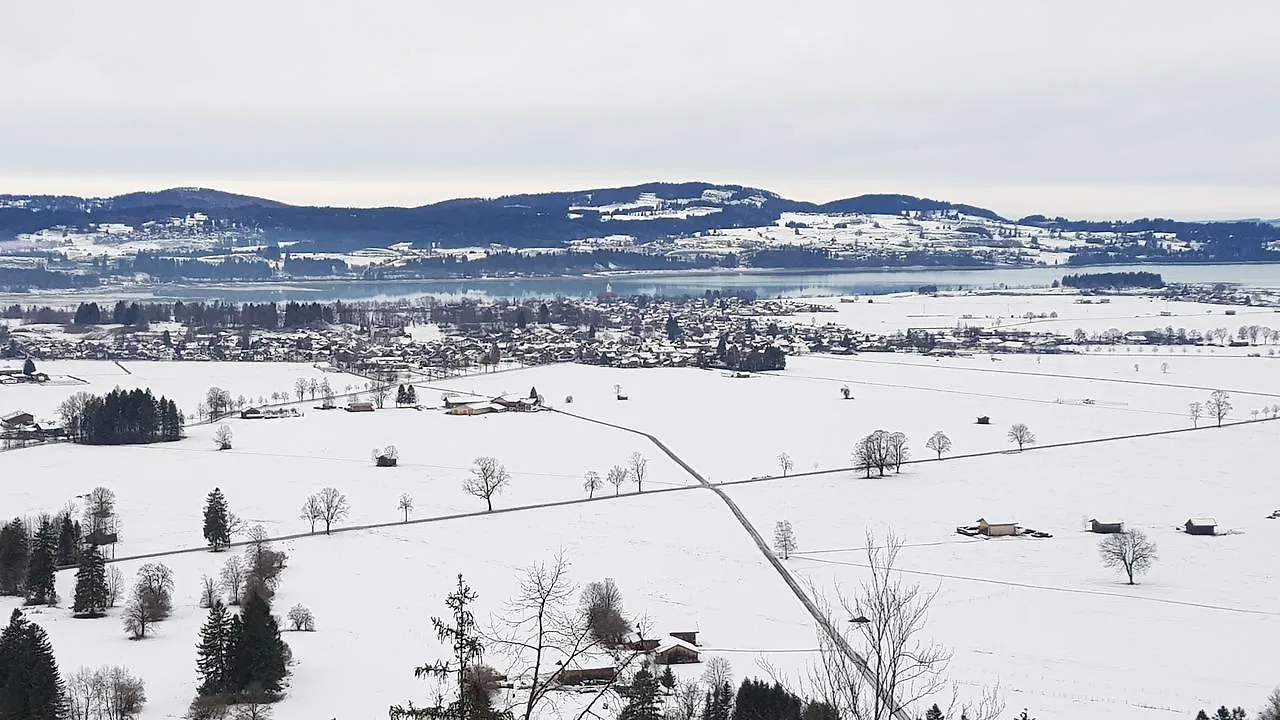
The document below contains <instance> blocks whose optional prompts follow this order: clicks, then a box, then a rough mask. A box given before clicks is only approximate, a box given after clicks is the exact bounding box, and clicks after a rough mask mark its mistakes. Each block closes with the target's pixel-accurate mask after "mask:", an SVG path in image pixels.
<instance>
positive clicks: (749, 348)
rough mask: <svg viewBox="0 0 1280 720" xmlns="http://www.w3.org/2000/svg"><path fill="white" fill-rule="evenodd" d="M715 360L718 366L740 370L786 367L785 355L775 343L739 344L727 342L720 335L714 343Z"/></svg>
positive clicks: (758, 370)
mask: <svg viewBox="0 0 1280 720" xmlns="http://www.w3.org/2000/svg"><path fill="white" fill-rule="evenodd" d="M716 362H717V363H718V364H719V366H720V367H724V368H727V369H729V370H738V371H742V372H764V371H766V370H786V369H787V355H786V353H784V352H782V349H781V348H779V347H777V346H776V345H773V344H772V343H769V344H763V343H750V342H744V343H742V344H739V343H736V342H729V340H728V338H727V337H725V336H721V338H720V341H719V342H718V343H717V344H716Z"/></svg>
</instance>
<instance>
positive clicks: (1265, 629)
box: [728, 423, 1280, 718]
mask: <svg viewBox="0 0 1280 720" xmlns="http://www.w3.org/2000/svg"><path fill="white" fill-rule="evenodd" d="M1277 432H1280V423H1276V424H1273V423H1260V424H1257V425H1245V426H1239V427H1234V428H1224V429H1220V430H1219V429H1209V430H1202V431H1198V432H1193V433H1180V434H1177V435H1172V436H1164V437H1155V438H1144V439H1135V440H1126V441H1116V442H1110V443H1103V444H1097V445H1085V446H1077V447H1072V448H1053V449H1047V450H1040V451H1035V452H1027V453H1022V454H1002V455H994V456H988V457H983V458H973V459H957V460H952V461H946V462H942V463H925V464H917V465H911V466H908V467H907V468H905V469H904V472H903V473H902V475H900V476H892V477H886V478H884V479H878V478H876V479H871V480H866V479H862V478H859V477H857V476H856V475H854V474H839V475H827V476H815V477H809V478H791V479H787V480H783V481H771V482H767V483H753V484H746V485H741V486H733V487H730V488H728V492H729V494H730V495H731V496H732V497H733V498H734V499H735V500H736V501H737V502H738V504H739V506H740V507H741V508H742V509H743V511H744V512H746V514H747V515H748V517H749V518H750V519H751V520H752V521H753V522H754V523H755V525H756V526H757V527H771V526H772V525H773V523H774V522H776V521H777V520H782V519H787V520H789V521H790V522H791V523H792V525H793V526H794V528H795V532H796V535H797V538H798V541H799V546H800V550H799V554H798V556H796V557H794V558H793V559H791V560H790V561H788V565H789V567H790V568H791V569H792V571H793V572H796V573H798V574H799V575H800V576H802V577H804V578H807V579H810V580H813V581H814V582H815V583H816V584H817V585H818V586H819V587H822V588H826V592H831V588H832V587H833V586H835V585H836V584H839V585H842V586H843V587H844V589H845V590H846V591H849V590H852V589H854V588H856V585H857V583H858V582H859V580H860V578H861V577H862V576H861V575H860V573H861V572H862V570H861V567H862V566H863V565H865V562H866V559H865V553H864V552H863V551H862V550H861V548H862V547H864V546H865V539H864V532H865V530H868V529H870V530H873V531H875V532H876V533H877V534H878V535H879V536H880V538H881V539H883V534H884V533H885V531H886V530H887V529H889V528H892V530H893V531H894V532H895V533H896V534H897V535H898V536H899V537H901V538H902V539H903V540H904V541H905V542H906V543H907V545H906V547H905V548H904V549H903V550H902V553H901V555H900V556H899V561H898V568H899V569H900V570H902V571H904V575H903V576H902V577H903V579H904V580H908V581H913V582H919V583H920V584H921V585H923V586H924V587H925V588H929V589H933V588H937V589H938V597H937V600H936V601H935V603H934V606H933V612H932V613H931V614H930V618H929V623H930V624H929V628H930V635H932V636H933V638H934V639H935V640H936V641H938V642H940V643H942V644H944V645H946V646H948V647H951V648H953V649H954V650H955V657H954V661H953V663H952V669H953V676H954V677H955V679H956V680H958V681H960V682H961V683H962V684H963V685H965V686H973V685H982V684H993V683H994V682H995V681H997V680H998V681H999V684H1000V688H1001V690H1002V691H1003V692H1004V693H1005V695H1006V700H1007V702H1008V703H1009V707H1010V708H1011V709H1021V708H1022V707H1028V708H1031V709H1032V714H1033V715H1036V716H1038V717H1041V718H1046V717H1049V718H1072V717H1109V718H1175V717H1191V716H1192V715H1194V714H1195V712H1196V711H1197V710H1199V709H1200V708H1209V709H1210V710H1212V709H1213V708H1216V707H1217V706H1218V705H1221V704H1224V703H1225V704H1227V705H1230V706H1234V705H1236V704H1242V705H1244V706H1245V707H1250V706H1251V705H1252V704H1255V703H1260V702H1261V700H1262V698H1264V697H1265V696H1266V694H1267V693H1269V692H1270V690H1271V688H1273V687H1274V686H1275V684H1276V682H1277V678H1276V675H1275V672H1274V670H1275V667H1274V663H1271V662H1269V661H1268V660H1267V659H1268V658H1270V657H1271V656H1272V655H1273V654H1274V648H1275V646H1276V644H1277V643H1278V642H1280V607H1277V606H1276V605H1275V602H1274V599H1275V596H1276V594H1275V591H1276V588H1277V587H1278V585H1277V583H1278V582H1280V576H1278V575H1277V572H1276V569H1275V568H1276V567H1277V566H1280V520H1268V519H1265V516H1266V515H1267V514H1268V513H1269V512H1270V511H1271V510H1273V509H1275V508H1276V507H1280V493H1277V491H1276V489H1275V484H1274V482H1273V481H1272V478H1271V475H1270V473H1268V472H1266V468H1267V464H1266V462H1265V461H1264V460H1263V458H1262V456H1261V455H1259V454H1258V453H1259V452H1260V448H1262V447H1266V446H1267V445H1268V444H1269V443H1270V442H1272V441H1273V439H1274V437H1275V435H1276V433H1277ZM1192 516H1211V517H1215V518H1216V519H1217V521H1218V522H1219V529H1220V531H1231V532H1233V533H1235V532H1238V533H1239V534H1231V535H1227V536H1223V537H1193V536H1188V535H1185V534H1183V533H1180V532H1178V531H1177V530H1175V526H1177V525H1179V524H1180V523H1183V522H1185V521H1186V520H1187V518H1188V517H1192ZM979 517H985V518H987V519H988V520H990V521H992V522H1008V521H1013V522H1018V523H1021V524H1023V525H1024V526H1026V527H1031V528H1034V529H1037V530H1043V531H1048V532H1051V533H1052V534H1053V535H1054V537H1053V538H1051V539H1032V538H1001V539H994V540H981V539H976V540H975V539H970V538H966V537H963V536H961V535H958V534H956V533H955V531H954V529H955V528H956V527H957V526H961V525H970V524H973V523H975V522H976V520H977V519H978V518H979ZM1093 517H1096V518H1098V519H1099V520H1102V521H1104V522H1108V521H1124V522H1125V523H1126V524H1127V526H1128V527H1130V528H1138V529H1141V530H1142V531H1143V532H1145V533H1147V534H1148V535H1149V537H1150V538H1151V539H1153V540H1154V541H1155V542H1156V543H1157V544H1158V546H1159V552H1160V559H1159V561H1158V562H1157V564H1156V565H1155V567H1154V568H1153V570H1152V571H1151V573H1150V574H1149V575H1148V576H1147V577H1145V578H1142V579H1141V580H1140V582H1139V584H1138V585H1137V586H1134V587H1129V586H1127V585H1125V584H1124V582H1123V580H1122V579H1121V577H1120V575H1119V574H1117V573H1116V572H1114V571H1111V570H1108V569H1106V568H1104V567H1102V565H1101V563H1100V562H1099V559H1098V555H1097V550H1096V546H1097V543H1098V540H1099V536H1097V535H1093V534H1091V533H1087V532H1083V531H1082V527H1083V526H1084V523H1083V521H1084V520H1085V519H1088V518H1093ZM1227 648H1230V649H1229V650H1228V649H1227ZM1204 649H1208V650H1207V655H1203V656H1200V657H1204V658H1205V661H1204V662H1196V661H1192V658H1193V657H1195V656H1199V653H1200V652H1201V650H1204Z"/></svg>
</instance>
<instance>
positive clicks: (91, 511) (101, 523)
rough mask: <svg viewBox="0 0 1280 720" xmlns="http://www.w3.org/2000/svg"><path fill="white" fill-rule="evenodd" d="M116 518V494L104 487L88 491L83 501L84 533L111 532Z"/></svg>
mask: <svg viewBox="0 0 1280 720" xmlns="http://www.w3.org/2000/svg"><path fill="white" fill-rule="evenodd" d="M115 519H116V494H115V493H114V492H112V491H111V490H109V489H107V488H104V487H96V488H94V489H93V490H90V491H89V495H88V496H87V497H86V498H85V501H84V526H85V527H84V530H85V534H86V535H87V534H92V533H95V532H98V531H105V532H113V531H114V530H115V525H116V523H115Z"/></svg>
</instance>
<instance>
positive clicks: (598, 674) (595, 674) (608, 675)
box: [556, 667, 618, 685]
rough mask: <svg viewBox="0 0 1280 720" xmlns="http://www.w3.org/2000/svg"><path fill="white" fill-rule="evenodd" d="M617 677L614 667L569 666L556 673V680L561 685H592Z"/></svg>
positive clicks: (610, 680) (616, 670)
mask: <svg viewBox="0 0 1280 720" xmlns="http://www.w3.org/2000/svg"><path fill="white" fill-rule="evenodd" d="M616 677H618V669H617V668H615V667H598V668H569V669H567V670H562V671H561V672H560V674H558V675H556V682H558V683H560V684H561V685H592V684H595V683H607V682H612V681H613V680H614V678H616Z"/></svg>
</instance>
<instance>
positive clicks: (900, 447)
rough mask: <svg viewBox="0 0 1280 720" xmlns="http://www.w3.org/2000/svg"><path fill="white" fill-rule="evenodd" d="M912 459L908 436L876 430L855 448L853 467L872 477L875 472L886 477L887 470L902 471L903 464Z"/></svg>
mask: <svg viewBox="0 0 1280 720" xmlns="http://www.w3.org/2000/svg"><path fill="white" fill-rule="evenodd" d="M908 457H910V449H909V448H908V447H907V436H906V435H905V434H904V433H900V432H889V431H888V430H875V431H873V432H872V433H871V434H869V435H867V436H866V437H864V438H862V439H861V440H859V441H858V443H857V444H856V445H854V446H853V467H854V469H856V470H862V471H864V472H866V474H867V477H871V471H872V470H875V471H876V472H878V473H879V476H880V477H884V473H885V471H886V470H889V469H892V470H893V471H894V472H895V473H896V472H901V471H902V463H904V462H906V460H907V458H908Z"/></svg>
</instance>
